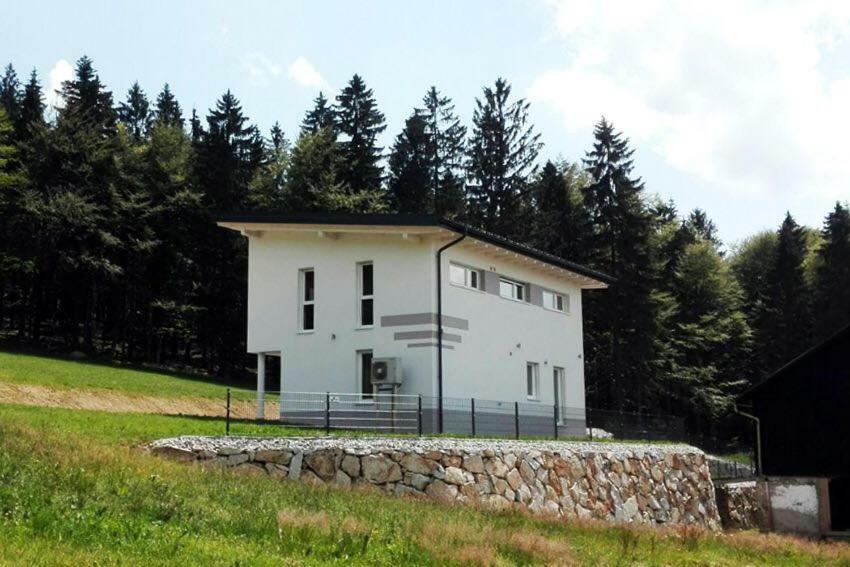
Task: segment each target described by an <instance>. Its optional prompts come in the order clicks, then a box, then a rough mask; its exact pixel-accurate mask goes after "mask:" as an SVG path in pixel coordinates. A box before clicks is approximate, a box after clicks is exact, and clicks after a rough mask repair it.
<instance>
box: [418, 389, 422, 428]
mask: <svg viewBox="0 0 850 567" xmlns="http://www.w3.org/2000/svg"><path fill="white" fill-rule="evenodd" d="M417 403H418V409H417V414H418V424H417V425H418V431H419V437H422V394H419V398H418V402H417Z"/></svg>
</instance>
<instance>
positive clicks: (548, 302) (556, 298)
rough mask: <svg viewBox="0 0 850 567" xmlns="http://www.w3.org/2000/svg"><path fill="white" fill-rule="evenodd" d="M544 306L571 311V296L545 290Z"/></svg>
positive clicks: (563, 311)
mask: <svg viewBox="0 0 850 567" xmlns="http://www.w3.org/2000/svg"><path fill="white" fill-rule="evenodd" d="M543 307H545V308H546V309H551V310H552V311H560V312H561V313H569V312H570V296H569V295H561V294H560V293H555V292H554V291H548V290H545V289H544V290H543Z"/></svg>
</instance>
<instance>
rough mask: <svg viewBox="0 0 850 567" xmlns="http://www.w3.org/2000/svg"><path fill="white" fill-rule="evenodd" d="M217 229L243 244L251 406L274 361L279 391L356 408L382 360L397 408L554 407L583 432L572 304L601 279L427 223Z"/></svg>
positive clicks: (576, 306) (283, 223) (252, 222)
mask: <svg viewBox="0 0 850 567" xmlns="http://www.w3.org/2000/svg"><path fill="white" fill-rule="evenodd" d="M218 224H219V225H220V226H222V227H225V228H228V229H231V230H237V231H240V232H241V234H242V235H244V236H245V237H247V239H248V250H249V253H248V351H249V352H251V353H256V354H257V366H258V370H259V372H258V385H257V388H258V395H259V396H262V392H263V391H264V390H265V374H266V372H265V367H266V357H269V356H273V357H280V359H281V364H280V368H281V376H280V390H281V391H292V392H326V391H329V392H343V393H359V394H362V395H363V396H364V397H366V398H368V397H369V396H371V395H372V392H373V386H372V381H371V376H370V372H371V361H372V358H373V357H374V358H377V357H381V358H383V357H394V358H397V359H399V360H400V362H401V367H402V369H403V382H402V383H401V385H400V390H399V393H401V394H421V395H425V396H433V397H435V398H438V399H442V398H445V399H449V398H477V399H479V400H500V401H507V402H514V401H516V402H523V404H526V403H527V404H540V405H541V406H546V407H548V408H552V407H553V406H558V407H559V408H561V411H560V415H561V419H562V421H563V422H564V423H565V424H566V423H567V422H568V421H569V422H570V424H571V425H573V426H575V427H581V428H582V432H583V427H584V407H585V396H584V362H583V359H582V356H583V351H582V348H583V345H582V290H584V289H596V288H604V287H606V283H610V281H611V280H610V278H609V277H608V276H606V275H604V274H601V273H598V272H595V271H593V270H590V269H588V268H585V267H583V266H580V265H577V264H574V263H572V262H570V261H568V260H565V259H562V258H558V257H555V256H551V255H549V254H545V253H543V252H540V251H538V250H534V249H532V248H529V247H526V246H523V245H521V244H518V243H516V242H512V241H510V240H507V239H504V238H502V237H499V236H497V235H495V234H491V233H488V232H485V231H482V230H479V229H475V228H473V227H470V226H467V225H464V224H461V223H458V222H454V221H450V220H446V219H441V218H437V217H434V216H428V215H402V214H396V215H374V214H254V213H245V214H232V215H227V216H224V217H221V218H220V219H219V222H218ZM441 319H442V327H443V333H442V336H441V334H440V333H439V327H438V322H439V321H440V320H441ZM524 407H527V406H524Z"/></svg>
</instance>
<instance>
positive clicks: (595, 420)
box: [225, 390, 687, 441]
mask: <svg viewBox="0 0 850 567" xmlns="http://www.w3.org/2000/svg"><path fill="white" fill-rule="evenodd" d="M441 414H442V419H440V417H441ZM232 423H234V424H235V423H256V424H273V425H288V426H296V427H308V428H315V429H320V430H324V431H325V432H326V433H330V432H331V431H332V430H352V431H372V432H377V433H392V434H413V435H434V434H440V433H446V434H453V435H460V436H471V437H490V438H514V439H519V438H552V439H558V438H562V437H571V438H587V437H590V438H591V439H595V438H610V437H613V438H615V439H644V440H670V441H684V440H686V438H687V435H686V432H685V428H684V423H683V421H682V419H681V418H678V417H673V416H661V415H648V414H634V413H628V412H611V411H605V410H594V409H585V408H577V407H566V406H558V405H552V404H547V403H543V402H532V401H529V402H518V401H499V400H487V399H481V398H446V397H444V398H443V399H442V403H440V399H439V398H437V397H434V396H423V395H415V394H413V395H411V394H388V393H376V394H374V395H365V394H353V393H340V392H265V395H264V397H263V399H262V401H261V402H260V401H259V400H258V399H257V398H256V396H252V395H249V394H248V393H246V392H240V393H239V396H235V395H234V394H233V393H231V392H230V391H229V390H228V394H227V411H226V425H225V427H226V431H227V433H230V429H231V424H232ZM441 423H442V430H441V429H440V424H441Z"/></svg>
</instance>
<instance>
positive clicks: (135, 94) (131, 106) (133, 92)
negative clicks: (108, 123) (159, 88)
mask: <svg viewBox="0 0 850 567" xmlns="http://www.w3.org/2000/svg"><path fill="white" fill-rule="evenodd" d="M118 118H119V119H120V120H121V122H122V123H123V124H124V125H125V126H126V127H127V129H128V130H129V132H130V135H132V136H133V138H134V139H135V140H136V141H139V140H141V139H142V138H143V137H145V136H146V135H147V132H148V129H149V128H150V125H151V119H152V116H151V110H150V102H148V97H147V96H146V95H145V92H144V91H143V90H142V87H140V86H139V83H138V81H136V82H134V83H133V86H131V87H130V90H128V91H127V100H126V102H122V103H121V104H119V105H118Z"/></svg>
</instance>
